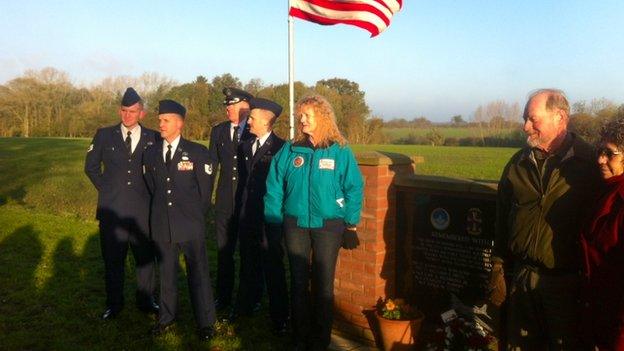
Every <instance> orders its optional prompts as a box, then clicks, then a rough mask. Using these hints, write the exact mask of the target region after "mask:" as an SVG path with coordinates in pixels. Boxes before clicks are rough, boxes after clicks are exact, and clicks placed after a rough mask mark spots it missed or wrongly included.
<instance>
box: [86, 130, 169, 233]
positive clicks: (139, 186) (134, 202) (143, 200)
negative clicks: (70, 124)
mask: <svg viewBox="0 0 624 351" xmlns="http://www.w3.org/2000/svg"><path fill="white" fill-rule="evenodd" d="M121 134H122V133H121V124H116V125H114V126H110V127H105V128H101V129H98V131H97V132H96V133H95V137H94V138H93V141H92V142H91V145H90V146H89V150H88V152H87V156H86V160H85V168H84V170H85V173H86V174H87V176H88V177H89V179H90V180H91V182H92V183H93V185H94V186H95V188H96V189H97V191H98V204H97V214H96V218H97V219H99V220H103V219H106V218H108V217H107V216H111V215H112V216H116V217H117V218H119V219H129V220H134V221H136V224H137V225H138V226H139V228H141V229H142V230H144V232H145V233H147V230H148V226H147V220H148V218H149V199H150V198H149V192H148V190H147V187H146V185H145V182H144V181H143V172H142V167H141V161H142V158H143V153H144V152H145V150H146V149H147V148H148V147H149V146H150V145H152V144H155V143H156V141H157V140H159V139H160V135H159V134H158V133H157V132H156V131H154V130H151V129H147V128H145V127H143V126H141V138H140V139H139V143H138V144H137V146H136V148H135V150H134V152H133V153H132V155H130V156H129V155H128V151H127V148H126V144H125V142H124V137H123V136H122V135H121Z"/></svg>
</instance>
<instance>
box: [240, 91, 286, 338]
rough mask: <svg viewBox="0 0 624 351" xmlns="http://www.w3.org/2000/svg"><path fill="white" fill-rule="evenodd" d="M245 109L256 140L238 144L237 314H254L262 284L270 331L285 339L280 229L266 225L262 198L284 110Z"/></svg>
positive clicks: (269, 105)
mask: <svg viewBox="0 0 624 351" xmlns="http://www.w3.org/2000/svg"><path fill="white" fill-rule="evenodd" d="M249 105H250V108H251V113H250V114H249V118H248V120H247V124H248V125H249V130H250V132H251V133H252V134H254V136H255V137H253V138H250V139H249V140H247V141H246V142H245V143H243V144H242V145H241V147H240V149H239V151H240V152H239V158H238V160H239V169H240V170H241V172H240V177H241V183H239V184H238V192H239V199H240V213H239V240H240V256H241V275H240V287H239V289H238V296H237V306H236V310H237V312H238V313H242V314H250V313H251V312H253V308H254V304H255V303H256V302H257V301H258V297H257V296H256V292H257V291H262V282H266V287H267V291H268V294H269V311H270V315H271V320H272V322H273V332H274V333H276V334H278V335H284V334H285V333H286V320H287V319H288V291H287V288H286V274H285V270H284V261H283V260H284V247H283V245H282V230H281V226H276V225H273V226H268V225H267V224H266V223H265V222H264V194H265V193H266V178H267V174H268V173H269V166H270V165H271V160H272V159H273V155H275V154H276V153H277V152H278V151H279V149H280V148H281V147H282V145H284V140H283V139H281V138H280V137H278V136H277V135H275V133H273V124H274V123H275V120H276V119H277V117H279V115H280V113H282V107H281V106H280V105H279V104H277V103H275V102H273V101H270V100H266V99H261V98H253V99H251V101H250V102H249ZM257 267H261V269H260V270H258V269H257Z"/></svg>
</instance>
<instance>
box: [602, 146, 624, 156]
mask: <svg viewBox="0 0 624 351" xmlns="http://www.w3.org/2000/svg"><path fill="white" fill-rule="evenodd" d="M596 154H597V155H598V157H600V156H606V157H607V158H613V157H615V156H616V155H621V154H622V151H618V150H611V149H609V148H608V147H601V148H599V149H598V150H596Z"/></svg>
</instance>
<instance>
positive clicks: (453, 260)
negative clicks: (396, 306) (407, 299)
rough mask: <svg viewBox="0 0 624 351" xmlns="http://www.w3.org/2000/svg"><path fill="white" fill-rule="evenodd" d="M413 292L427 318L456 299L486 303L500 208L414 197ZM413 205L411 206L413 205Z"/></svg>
mask: <svg viewBox="0 0 624 351" xmlns="http://www.w3.org/2000/svg"><path fill="white" fill-rule="evenodd" d="M408 196H409V197H411V199H410V200H411V206H409V212H411V213H409V214H408V213H405V214H406V215H408V216H409V217H410V221H409V222H410V224H409V225H410V227H411V228H406V229H408V235H409V236H410V239H409V240H408V243H409V245H410V247H409V248H406V251H408V255H407V256H408V260H407V262H405V263H407V264H408V265H409V266H410V269H409V272H410V274H411V275H412V276H411V277H410V279H409V280H410V284H411V285H412V286H411V287H410V288H409V290H410V291H411V293H412V294H414V296H416V299H417V300H419V301H421V303H419V305H421V308H422V309H423V310H424V311H425V312H429V313H431V314H433V315H438V314H439V313H440V312H442V311H443V310H445V309H446V308H448V305H449V299H450V294H451V293H452V294H455V295H456V296H457V297H459V299H460V300H461V301H462V302H464V303H466V304H470V305H472V304H479V303H482V302H483V301H484V300H485V297H486V293H487V282H488V277H489V271H490V269H491V253H492V246H493V244H494V223H495V215H496V203H495V201H492V200H486V199H475V198H462V197H461V194H457V195H430V194H418V193H411V194H409V195H408ZM408 201H409V200H408Z"/></svg>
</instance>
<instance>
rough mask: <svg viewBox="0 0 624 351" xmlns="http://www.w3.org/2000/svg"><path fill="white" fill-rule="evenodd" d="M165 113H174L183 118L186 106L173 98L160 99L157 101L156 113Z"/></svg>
mask: <svg viewBox="0 0 624 351" xmlns="http://www.w3.org/2000/svg"><path fill="white" fill-rule="evenodd" d="M165 113H175V114H178V115H180V117H182V119H184V117H185V116H186V108H184V106H182V105H181V104H180V103H178V102H176V101H173V100H160V101H159V102H158V114H159V115H162V114H165Z"/></svg>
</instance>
